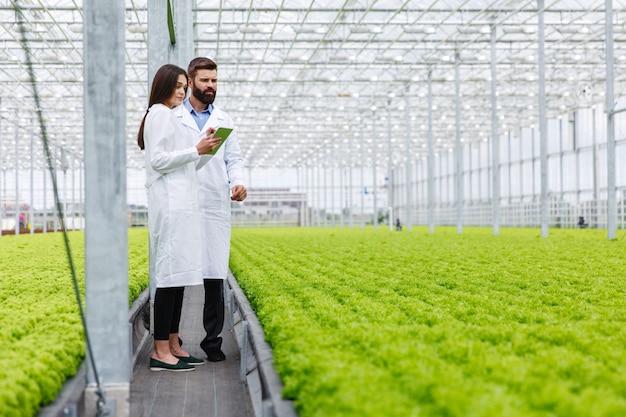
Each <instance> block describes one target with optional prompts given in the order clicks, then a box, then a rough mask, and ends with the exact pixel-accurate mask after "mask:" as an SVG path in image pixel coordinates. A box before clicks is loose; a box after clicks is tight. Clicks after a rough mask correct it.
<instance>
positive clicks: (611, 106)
mask: <svg viewBox="0 0 626 417" xmlns="http://www.w3.org/2000/svg"><path fill="white" fill-rule="evenodd" d="M604 10H605V22H606V36H605V38H606V168H607V172H606V179H607V183H606V198H607V207H606V214H607V225H606V229H607V236H608V238H609V240H610V239H615V234H616V232H617V202H616V197H615V102H614V97H613V95H614V92H613V84H614V82H615V80H614V76H613V1H612V0H606V2H605V7H604Z"/></svg>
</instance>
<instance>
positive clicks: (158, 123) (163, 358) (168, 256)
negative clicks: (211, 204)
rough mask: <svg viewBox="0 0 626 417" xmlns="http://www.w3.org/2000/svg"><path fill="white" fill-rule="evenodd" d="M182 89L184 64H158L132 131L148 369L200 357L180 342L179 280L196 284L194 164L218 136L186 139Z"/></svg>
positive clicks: (177, 366)
mask: <svg viewBox="0 0 626 417" xmlns="http://www.w3.org/2000/svg"><path fill="white" fill-rule="evenodd" d="M186 91H187V74H186V72H185V70H183V69H182V68H179V67H177V66H175V65H171V64H167V65H164V66H162V67H161V68H159V70H158V71H157V73H156V74H155V76H154V80H153V81H152V88H151V91H150V100H149V107H148V110H147V111H146V114H145V115H144V118H143V120H142V121H141V126H140V128H139V133H138V134H137V144H138V145H139V147H140V148H141V149H144V150H145V153H146V189H147V193H148V228H149V234H150V271H151V274H153V277H152V279H154V280H155V282H156V294H155V296H154V350H153V352H152V355H151V356H150V369H151V370H153V371H191V370H193V369H194V366H197V365H202V364H203V363H204V361H203V360H201V359H198V358H195V357H193V356H191V355H189V353H187V352H185V351H184V350H183V349H182V348H181V346H180V343H179V338H178V328H179V322H180V315H181V310H182V305H183V292H184V288H185V286H187V285H201V284H202V264H201V254H202V251H201V245H202V239H201V236H200V217H199V211H198V191H197V183H198V179H197V176H196V170H197V169H199V168H201V167H202V166H203V165H204V164H206V162H208V160H209V159H210V158H211V156H212V155H210V152H211V151H213V150H214V149H215V148H216V147H217V146H218V145H219V143H220V140H219V138H213V133H214V130H213V129H212V130H210V131H207V133H206V135H205V136H203V137H202V138H201V139H200V141H199V142H198V143H192V142H190V137H189V135H188V133H186V131H185V130H184V128H183V126H182V124H181V123H180V122H179V121H178V119H177V118H176V117H175V115H174V114H173V113H172V111H171V109H172V108H174V107H176V106H178V105H180V104H181V103H182V102H183V100H184V98H185V94H186Z"/></svg>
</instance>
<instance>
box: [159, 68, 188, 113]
mask: <svg viewBox="0 0 626 417" xmlns="http://www.w3.org/2000/svg"><path fill="white" fill-rule="evenodd" d="M186 93H187V78H186V77H185V76H184V75H183V74H179V75H178V81H177V82H176V88H175V89H174V92H173V93H172V95H171V96H170V98H168V99H167V101H166V102H165V103H163V104H165V105H166V106H167V107H169V108H170V109H171V108H173V107H176V106H178V105H180V104H181V103H182V102H183V100H184V99H185V94H186Z"/></svg>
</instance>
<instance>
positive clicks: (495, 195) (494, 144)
mask: <svg viewBox="0 0 626 417" xmlns="http://www.w3.org/2000/svg"><path fill="white" fill-rule="evenodd" d="M496 76H497V71H496V25H495V23H494V24H493V25H492V26H491V181H492V183H491V205H492V210H493V214H492V215H493V219H492V221H493V234H494V235H496V236H497V235H499V234H500V138H499V137H498V102H497V89H498V83H497V79H496Z"/></svg>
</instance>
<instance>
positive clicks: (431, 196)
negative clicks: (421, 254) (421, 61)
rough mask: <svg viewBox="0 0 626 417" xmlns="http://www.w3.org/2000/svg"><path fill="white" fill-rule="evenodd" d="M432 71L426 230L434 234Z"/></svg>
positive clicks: (431, 73)
mask: <svg viewBox="0 0 626 417" xmlns="http://www.w3.org/2000/svg"><path fill="white" fill-rule="evenodd" d="M432 84H433V71H432V69H429V70H428V166H427V169H428V174H427V175H428V229H429V231H430V233H434V232H435V138H434V134H433V85H432Z"/></svg>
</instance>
